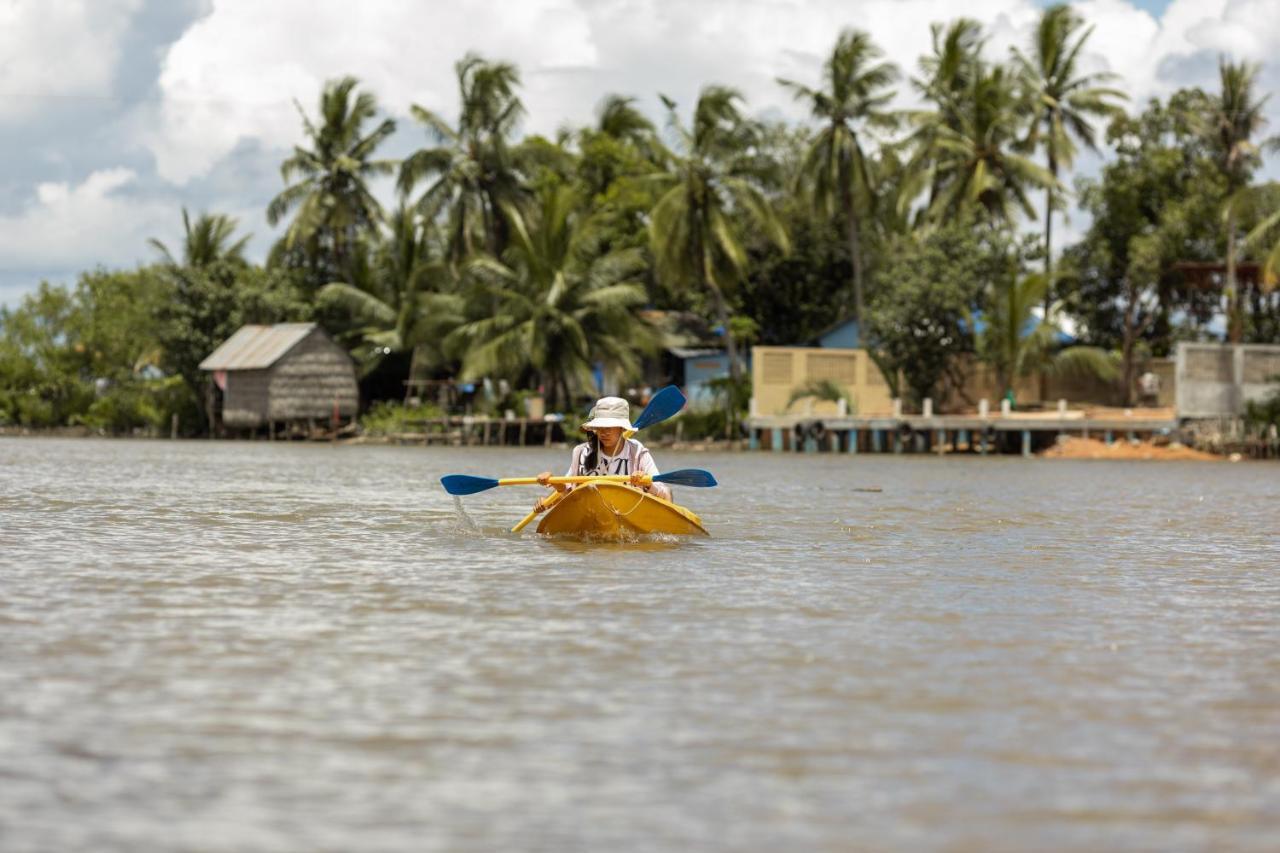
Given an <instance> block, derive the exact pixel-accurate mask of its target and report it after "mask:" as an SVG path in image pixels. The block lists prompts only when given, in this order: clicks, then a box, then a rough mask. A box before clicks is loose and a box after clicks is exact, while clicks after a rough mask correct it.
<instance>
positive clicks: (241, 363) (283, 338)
mask: <svg viewBox="0 0 1280 853" xmlns="http://www.w3.org/2000/svg"><path fill="white" fill-rule="evenodd" d="M315 327H316V324H315V323H277V324H276V325H274V326H241V327H240V328H239V329H238V330H237V331H236V333H235V334H234V335H232V336H231V337H229V338H227V339H226V340H225V341H223V342H222V345H221V346H219V347H218V348H217V349H215V350H214V351H213V352H211V353H209V356H208V357H207V358H205V360H204V361H202V362H200V369H201V370H261V369H263V368H267V367H270V366H271V365H273V364H275V363H276V362H277V361H279V360H280V358H281V357H282V356H283V355H284V354H285V353H287V352H288V351H289V350H291V349H293V348H294V346H296V345H297V343H298V342H299V341H301V340H302V339H303V338H305V337H306V336H307V335H309V334H311V331H312V330H313V329H315Z"/></svg>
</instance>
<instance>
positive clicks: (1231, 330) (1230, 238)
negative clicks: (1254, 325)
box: [1227, 203, 1244, 344]
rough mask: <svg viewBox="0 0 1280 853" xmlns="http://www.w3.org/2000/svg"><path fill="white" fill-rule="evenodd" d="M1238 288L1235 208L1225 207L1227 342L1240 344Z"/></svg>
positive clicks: (1242, 322) (1242, 320)
mask: <svg viewBox="0 0 1280 853" xmlns="http://www.w3.org/2000/svg"><path fill="white" fill-rule="evenodd" d="M1241 304H1242V303H1241V301H1240V288H1239V283H1238V282H1237V281H1236V212H1235V206H1234V205H1231V204H1230V203H1228V207H1227V340H1229V341H1230V342H1231V343H1233V344H1238V343H1240V339H1241V338H1243V337H1244V328H1243V327H1244V316H1243V313H1244V312H1243V311H1241Z"/></svg>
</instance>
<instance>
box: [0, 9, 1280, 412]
mask: <svg viewBox="0 0 1280 853" xmlns="http://www.w3.org/2000/svg"><path fill="white" fill-rule="evenodd" d="M1088 39H1089V29H1088V28H1087V27H1086V26H1084V25H1083V23H1082V22H1081V20H1080V19H1079V18H1078V16H1077V15H1076V13H1075V12H1073V11H1072V10H1071V9H1070V8H1069V7H1066V6H1055V7H1052V8H1050V9H1048V10H1046V11H1045V12H1044V14H1043V17H1042V19H1041V21H1040V24H1039V27H1038V28H1037V30H1036V31H1035V33H1034V35H1033V38H1032V39H1031V41H1030V42H1029V43H1028V44H1027V45H1025V46H1023V48H1022V49H1021V50H1015V51H1013V52H1012V53H1011V54H1010V55H1009V56H1008V57H1007V58H1005V59H1004V61H993V60H992V58H991V57H990V56H989V54H988V52H986V51H985V50H984V46H985V36H984V33H983V31H982V29H981V27H980V26H979V25H978V24H977V23H975V22H973V21H970V20H966V19H961V20H956V21H953V22H951V23H947V24H939V25H935V27H934V29H933V43H932V49H931V51H930V52H929V53H928V54H927V55H925V56H922V57H920V59H919V62H918V64H917V66H916V67H915V68H913V69H912V68H898V67H895V66H894V65H892V64H890V63H888V62H886V61H885V60H884V57H883V55H882V53H881V51H880V50H879V49H878V48H877V46H876V45H875V44H874V43H873V42H872V41H871V39H870V38H869V37H868V36H867V35H866V34H865V33H862V32H859V31H857V30H849V31H846V32H845V33H842V34H841V35H840V36H839V38H838V39H837V40H836V42H835V44H834V46H833V47H832V50H831V53H830V55H829V56H828V57H827V58H826V60H825V62H824V63H823V64H822V65H821V66H820V67H814V68H813V69H812V71H813V73H812V75H811V77H810V78H809V79H807V80H780V81H779V84H780V85H781V86H783V87H785V88H786V89H787V90H789V91H790V92H792V93H793V94H794V95H795V97H796V98H797V100H798V102H799V103H801V104H802V105H803V106H804V108H805V110H806V111H807V113H808V114H809V118H808V120H807V121H806V122H805V123H803V124H801V125H798V126H796V125H791V124H786V123H781V122H772V121H765V120H761V119H758V118H755V117H753V116H752V112H751V105H750V104H748V103H746V102H745V101H744V99H743V97H742V96H741V94H739V93H738V92H736V91H734V90H733V89H730V88H727V87H724V86H721V85H717V84H714V83H711V84H709V85H707V86H706V87H705V88H704V89H703V90H702V92H701V94H700V96H699V97H698V99H697V101H696V102H695V103H692V104H676V103H674V102H672V101H670V100H669V99H666V98H665V97H664V98H663V101H664V103H665V106H666V115H665V116H663V117H662V119H663V124H662V126H661V127H659V126H658V125H656V124H655V123H654V122H653V121H652V120H651V119H650V117H649V116H647V115H645V114H644V113H642V112H641V111H640V110H639V109H638V108H637V106H636V103H637V102H636V100H635V98H634V97H632V96H629V95H625V94H620V95H612V96H609V97H607V98H606V99H605V100H604V101H603V102H602V104H601V105H600V108H599V110H598V115H597V120H596V121H595V123H594V124H592V125H591V126H589V127H582V128H566V129H564V130H561V131H560V132H558V133H557V134H556V135H555V136H554V138H547V137H543V136H537V135H523V136H522V135H521V132H520V129H521V124H522V120H523V119H524V118H525V106H524V102H523V100H522V97H521V74H520V69H518V68H516V67H515V66H513V65H510V64H508V63H504V62H500V61H493V60H490V59H487V58H482V57H479V56H475V55H467V56H466V57H464V58H463V59H462V60H460V61H459V62H458V63H457V66H456V72H457V85H458V94H459V101H460V109H459V111H458V113H457V115H453V116H444V115H440V114H438V113H436V112H433V111H431V110H428V109H426V108H424V107H422V106H420V105H417V104H413V105H406V106H407V111H408V112H409V114H410V115H411V116H412V117H413V120H414V121H413V124H412V125H411V126H409V127H397V125H396V123H395V122H394V121H393V120H392V119H390V118H385V117H383V115H384V114H383V112H382V110H381V109H380V107H379V104H378V102H377V100H376V97H375V93H373V92H370V91H368V90H367V89H366V88H365V87H363V86H362V85H361V84H360V82H359V81H358V80H357V79H356V78H355V77H346V78H343V79H340V80H335V81H332V82H330V83H329V84H328V85H326V86H325V88H324V91H323V93H322V94H321V96H320V98H319V102H318V104H316V105H315V106H314V108H302V107H300V109H301V110H302V113H303V120H302V126H301V129H300V130H301V132H300V136H299V143H298V145H297V147H296V148H295V149H294V151H293V153H292V154H291V155H290V156H289V157H288V158H287V159H286V160H285V161H284V163H283V164H282V166H281V176H282V188H281V190H280V192H279V194H278V195H276V196H275V198H273V199H272V201H271V202H270V205H269V206H268V208H267V210H266V211H265V215H266V220H267V222H268V223H270V224H272V225H279V226H282V227H283V234H282V236H281V237H280V238H279V239H278V240H277V242H276V243H275V245H274V246H273V247H272V248H271V251H270V253H269V255H268V257H267V258H266V260H265V262H263V263H255V262H252V261H249V260H247V259H246V257H245V248H246V241H247V239H248V237H249V233H248V231H247V230H245V224H244V223H240V222H237V221H235V220H234V219H231V218H229V217H227V216H225V215H222V214H218V213H200V214H197V215H194V216H192V215H191V214H189V213H188V212H187V211H185V210H183V211H175V216H178V215H179V214H180V215H181V216H182V220H183V225H184V239H183V243H182V245H180V246H165V245H162V244H159V243H155V245H154V246H153V247H152V248H153V250H154V251H155V253H156V257H155V261H154V262H153V263H150V264H147V265H144V266H142V267H140V268H138V269H134V270H93V271H89V272H86V273H84V274H83V275H81V276H80V278H79V280H78V281H77V282H76V283H75V284H73V285H70V286H56V285H50V284H42V285H41V286H40V287H39V289H38V290H37V291H36V292H35V293H34V294H32V295H30V296H28V297H26V298H25V299H24V300H23V301H22V302H21V304H19V305H17V306H14V307H12V308H9V309H5V310H3V311H0V424H20V425H26V426H32V427H43V426H55V425H74V424H85V425H90V426H92V427H94V428H97V429H102V430H107V431H113V432H120V431H129V430H133V429H137V428H153V429H164V430H167V429H168V425H169V424H170V422H171V419H172V418H173V416H174V415H177V416H178V420H179V423H180V425H181V429H182V431H183V432H184V433H187V434H194V433H198V432H199V431H201V430H202V429H204V428H205V424H206V423H207V421H206V419H205V418H204V416H203V414H202V412H201V406H202V405H203V401H204V393H203V388H204V384H203V383H205V382H206V381H208V380H207V378H206V377H204V376H202V375H201V373H200V371H199V370H198V367H197V365H198V364H199V362H200V360H201V359H202V358H204V357H205V356H206V355H207V354H208V353H209V352H211V351H212V350H213V349H214V348H215V347H216V346H217V344H218V343H220V342H221V341H222V340H224V339H225V338H227V337H228V336H229V335H230V334H231V333H232V332H234V331H235V330H236V329H237V328H238V327H239V326H240V325H242V324H245V323H274V322H282V321H316V322H319V323H321V324H322V325H323V326H324V327H325V328H326V329H327V330H328V331H329V332H330V333H331V334H333V335H334V336H335V337H336V338H337V339H338V340H339V341H340V342H342V343H343V344H344V345H346V346H347V347H348V348H349V350H350V352H351V353H352V355H353V357H354V358H355V359H356V361H357V363H358V364H359V366H360V371H361V376H362V391H363V394H364V397H365V400H366V402H369V403H372V402H376V401H378V400H380V399H400V398H402V397H403V396H404V392H403V389H404V380H405V379H407V378H410V377H411V376H412V377H413V378H416V379H436V380H443V379H449V378H452V379H456V380H457V381H458V382H460V383H481V382H483V380H485V379H488V380H490V383H491V385H492V384H496V383H498V382H499V381H501V382H503V386H504V388H506V389H508V390H507V391H505V392H504V393H503V395H502V400H500V401H498V402H495V403H494V405H495V406H498V407H499V410H500V409H501V407H502V406H505V405H509V404H510V403H511V401H512V400H514V399H516V398H517V397H518V396H519V395H528V394H530V393H534V392H538V393H540V394H541V395H542V396H543V397H544V398H545V400H546V403H547V405H548V410H550V411H557V410H561V411H565V410H570V409H576V408H577V407H578V404H579V403H580V402H581V398H583V397H586V396H590V395H592V394H593V393H594V389H595V387H596V382H597V376H598V375H600V374H607V375H610V376H612V377H613V378H616V379H617V380H619V381H620V382H623V383H637V382H643V381H644V379H645V378H646V377H645V376H644V370H645V365H646V364H649V365H652V364H655V363H656V362H655V361H654V359H655V357H656V356H657V354H658V353H659V352H660V350H661V348H662V347H663V345H664V339H663V332H662V330H661V329H660V328H658V326H656V325H654V324H653V323H652V322H651V321H652V319H653V316H654V312H655V311H663V312H671V313H678V314H679V315H680V316H692V317H697V318H701V319H702V321H703V322H704V326H705V329H706V330H707V333H706V335H705V336H704V338H705V340H704V342H711V343H718V344H719V345H721V346H723V348H724V349H726V350H727V352H728V353H729V356H730V365H731V370H730V373H731V376H730V378H729V379H728V380H727V382H726V383H724V385H725V390H724V391H723V393H722V394H721V396H722V397H723V398H724V399H725V400H727V401H730V402H731V406H730V408H731V409H732V410H733V411H731V412H729V414H728V417H729V419H730V423H731V422H732V418H733V417H734V416H735V415H736V413H737V412H738V411H739V409H740V408H742V407H745V399H746V398H745V396H744V395H743V393H741V388H740V387H739V386H741V385H742V384H743V381H742V380H740V379H739V377H740V376H741V371H742V355H743V349H744V347H746V346H749V345H750V344H753V343H759V344H797V343H806V342H809V341H811V340H813V339H814V338H815V337H816V336H817V335H818V334H819V333H821V332H822V331H823V330H824V329H825V328H827V327H829V326H830V325H831V324H832V323H833V322H834V321H836V320H840V319H845V318H848V319H853V320H856V321H857V322H858V324H859V328H860V333H861V337H862V342H863V344H864V345H869V346H870V347H871V348H872V349H873V350H874V351H875V352H876V354H877V359H878V361H879V363H880V364H881V366H882V368H883V369H884V371H885V372H886V374H887V375H892V376H893V377H894V378H895V379H896V376H897V375H898V374H901V376H902V377H903V378H904V380H905V382H904V385H903V387H901V388H900V389H899V393H901V394H903V395H905V396H908V397H913V398H916V399H919V398H923V397H926V396H929V395H930V394H931V393H932V392H933V390H934V389H935V388H936V387H937V385H938V383H940V382H942V381H943V380H944V375H945V374H946V372H947V370H948V365H951V364H954V363H955V362H956V358H957V356H966V355H967V356H972V357H973V358H977V359H981V360H984V361H987V362H988V363H990V364H991V365H992V367H993V368H994V370H995V371H996V372H997V373H998V374H999V375H1000V376H1001V377H1002V381H1005V382H1006V383H1009V382H1012V380H1013V378H1015V377H1016V376H1017V375H1020V374H1021V373H1024V372H1026V370H1027V369H1028V368H1029V366H1031V365H1036V366H1045V365H1051V366H1053V367H1055V368H1057V369H1062V370H1069V369H1075V370H1084V371H1088V372H1093V373H1095V374H1099V375H1104V376H1110V375H1115V376H1116V377H1117V379H1116V381H1118V382H1121V383H1123V388H1124V389H1125V391H1126V393H1127V394H1128V395H1129V396H1132V393H1133V385H1134V382H1135V377H1136V375H1137V372H1138V370H1139V367H1140V365H1141V363H1142V362H1143V360H1144V359H1145V358H1147V357H1149V356H1164V355H1168V354H1169V353H1170V351H1171V350H1172V348H1173V346H1174V345H1175V344H1176V342H1178V341H1179V340H1196V339H1212V338H1214V337H1215V332H1214V329H1215V328H1216V326H1215V323H1217V322H1220V321H1221V318H1223V317H1225V331H1226V336H1227V337H1228V338H1229V339H1230V340H1232V341H1245V342H1257V341H1264V342H1275V341H1277V340H1280V297H1278V295H1277V293H1276V291H1275V290H1274V289H1273V287H1272V285H1273V284H1274V282H1275V281H1276V280H1277V275H1278V274H1280V234H1278V233H1277V232H1278V231H1280V215H1278V211H1280V191H1277V188H1276V187H1275V186H1272V185H1267V184H1259V183H1258V182H1257V181H1256V180H1255V175H1256V173H1257V170H1258V168H1259V166H1260V165H1261V158H1262V156H1263V154H1264V153H1265V152H1266V150H1267V147H1268V145H1273V143H1269V142H1268V141H1267V140H1266V139H1265V138H1264V130H1265V128H1264V127H1263V119H1262V113H1261V104H1262V101H1263V100H1264V98H1263V95H1262V93H1261V92H1260V91H1258V84H1257V75H1258V69H1257V67H1256V66H1251V65H1248V64H1242V63H1236V62H1233V61H1232V60H1231V59H1230V58H1228V57H1223V58H1222V59H1221V62H1220V69H1219V71H1220V74H1219V88H1218V89H1217V90H1216V91H1208V92H1206V91H1201V90H1198V89H1185V90H1181V91H1178V92H1175V93H1174V94H1172V95H1171V96H1169V97H1168V98H1167V99H1153V100H1151V101H1149V102H1147V103H1142V104H1135V103H1131V102H1130V101H1129V100H1128V99H1127V98H1126V96H1125V92H1124V81H1123V80H1120V79H1118V78H1116V77H1114V76H1113V75H1109V74H1102V73H1095V72H1091V71H1089V70H1088V69H1087V68H1086V67H1085V62H1084V60H1083V58H1082V56H1083V51H1084V48H1085V45H1087V42H1088ZM903 90H910V91H911V92H913V93H914V95H915V96H917V98H916V99H917V100H919V101H920V104H921V105H920V106H919V107H918V108H916V109H913V110H910V111H901V110H898V109H896V108H895V107H894V104H895V103H896V96H897V95H898V94H900V92H901V91H903ZM401 133H408V134H414V135H416V136H417V137H418V138H419V139H421V141H422V142H421V147H420V148H419V149H418V150H417V151H415V152H413V153H412V154H411V155H410V156H408V157H406V158H404V159H403V160H402V161H396V160H392V159H387V158H385V157H383V156H382V155H381V152H382V150H384V149H385V146H386V142H387V140H388V139H389V138H391V136H392V135H393V134H401ZM1084 150H1091V151H1097V152H1099V154H1100V155H1101V156H1102V158H1103V161H1104V162H1103V165H1102V167H1101V169H1100V171H1099V172H1098V174H1097V176H1096V177H1094V178H1092V179H1088V180H1083V179H1076V180H1074V181H1072V177H1073V172H1072V170H1073V168H1074V167H1075V166H1076V164H1077V160H1078V157H1079V155H1080V153H1081V152H1082V151H1084ZM379 177H385V178H392V179H394V182H395V200H394V204H393V205H392V206H391V207H390V209H388V208H387V207H385V206H384V204H383V202H382V201H381V200H380V199H379V198H378V196H377V195H376V194H375V192H374V191H373V183H374V181H375V180H377V179H378V178H379ZM1069 200H1075V201H1076V202H1077V203H1078V204H1079V206H1080V207H1081V208H1082V209H1083V210H1085V211H1087V212H1088V214H1089V216H1090V217H1091V221H1090V225H1089V227H1088V229H1087V231H1086V232H1085V234H1084V236H1083V238H1082V239H1080V240H1079V241H1078V242H1076V243H1075V244H1073V245H1069V246H1066V247H1065V249H1062V250H1061V252H1060V253H1059V252H1058V251H1056V250H1057V247H1056V245H1055V244H1054V242H1053V241H1054V231H1053V227H1054V223H1055V221H1058V222H1061V216H1062V211H1063V210H1064V209H1066V205H1067V202H1068V201H1069ZM1219 263H1221V264H1223V272H1222V273H1221V274H1217V273H1213V274H1210V275H1207V276H1206V275H1203V274H1202V275H1192V274H1190V273H1189V272H1188V270H1189V269H1191V268H1193V267H1194V266H1195V265H1196V264H1199V265H1200V266H1199V267H1198V268H1199V269H1201V270H1203V269H1205V268H1212V267H1213V265H1215V264H1219ZM1068 332H1070V334H1067V333H1068ZM651 378H655V379H657V378H661V377H651ZM491 396H492V397H493V399H495V400H496V399H497V395H491ZM377 412H378V414H377V417H376V418H375V419H376V420H378V421H379V423H383V422H394V418H395V416H394V415H393V414H392V413H390V412H389V411H388V410H387V409H386V408H385V407H382V408H379V409H378V410H377ZM711 421H717V423H716V424H714V425H710V426H709V428H711V429H719V428H720V427H721V425H722V424H723V422H724V418H723V417H722V418H719V419H709V420H708V423H709V424H711Z"/></svg>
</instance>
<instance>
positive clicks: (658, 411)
mask: <svg viewBox="0 0 1280 853" xmlns="http://www.w3.org/2000/svg"><path fill="white" fill-rule="evenodd" d="M684 403H685V399H684V394H682V393H680V389H679V388H677V387H676V386H674V385H668V386H667V387H665V388H663V389H661V390H660V391H658V393H656V394H654V395H653V396H652V397H650V398H649V405H647V406H645V407H644V411H643V412H641V413H640V417H638V418H636V420H635V423H633V424H632V426H633V427H635V428H636V429H644V428H645V427H647V426H653V425H654V424H656V423H659V422H661V421H665V420H666V419H667V418H669V417H671V416H672V415H674V414H676V413H677V412H679V411H680V410H681V409H683V408H684Z"/></svg>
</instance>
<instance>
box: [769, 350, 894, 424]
mask: <svg viewBox="0 0 1280 853" xmlns="http://www.w3.org/2000/svg"><path fill="white" fill-rule="evenodd" d="M821 380H830V381H832V382H834V383H836V384H837V385H839V386H841V387H843V388H844V389H845V390H846V391H847V392H848V395H849V398H850V399H851V400H852V401H853V411H852V412H850V414H858V415H876V414H890V413H892V412H893V400H892V398H891V396H890V392H889V385H888V383H887V382H885V380H884V376H883V375H881V373H880V368H878V367H876V365H875V362H873V361H872V360H871V357H870V356H868V355H867V351H866V350H862V349H828V348H821V347H752V349H751V393H752V397H753V398H754V412H753V414H756V415H760V416H769V415H783V414H788V413H791V414H796V413H800V412H805V411H808V410H807V409H806V404H807V403H811V404H812V412H813V413H814V414H824V415H834V414H836V412H837V404H836V403H833V402H830V401H827V400H823V401H816V400H808V401H806V400H797V401H795V403H793V404H791V405H790V406H788V403H787V401H788V400H789V399H790V398H791V393H792V391H793V390H795V389H797V388H801V387H803V386H804V385H806V384H807V383H809V382H811V381H821Z"/></svg>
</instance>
